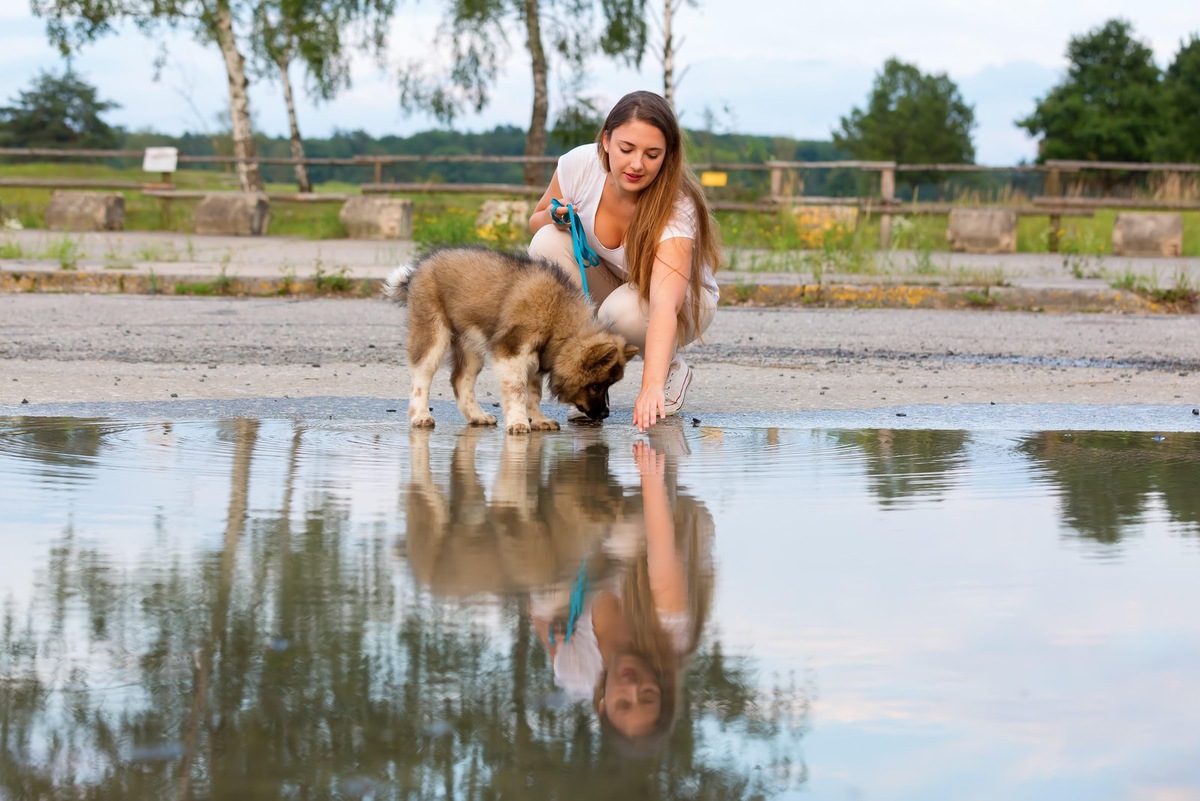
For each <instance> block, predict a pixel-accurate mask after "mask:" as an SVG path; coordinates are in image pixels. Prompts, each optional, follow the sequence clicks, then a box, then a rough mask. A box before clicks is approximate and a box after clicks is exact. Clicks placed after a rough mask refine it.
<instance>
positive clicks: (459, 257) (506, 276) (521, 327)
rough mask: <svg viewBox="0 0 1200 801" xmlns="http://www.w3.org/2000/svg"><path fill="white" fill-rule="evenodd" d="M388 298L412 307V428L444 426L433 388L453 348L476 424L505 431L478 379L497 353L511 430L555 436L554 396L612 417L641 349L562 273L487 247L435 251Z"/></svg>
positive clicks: (461, 394) (464, 401) (467, 409)
mask: <svg viewBox="0 0 1200 801" xmlns="http://www.w3.org/2000/svg"><path fill="white" fill-rule="evenodd" d="M383 291H384V294H385V295H386V296H387V297H388V298H390V299H391V300H392V301H394V302H396V303H398V304H400V305H402V306H403V305H407V306H408V363H409V369H410V370H411V372H412V394H411V396H410V398H409V404H408V419H409V422H410V423H411V424H412V425H413V426H414V427H417V428H421V427H428V426H432V425H433V424H434V421H433V415H431V414H430V413H429V387H430V384H431V383H432V382H433V376H434V373H436V372H437V368H438V366H439V365H440V364H441V362H442V359H443V358H444V356H445V354H446V351H447V350H449V351H451V352H452V356H453V359H452V367H451V372H450V384H451V386H452V387H453V389H454V397H455V400H457V402H458V409H459V411H461V412H462V415H463V417H465V418H466V420H467V422H468V423H470V424H471V425H489V426H490V425H495V424H496V418H495V416H494V415H491V414H487V413H486V412H484V411H483V409H481V408H480V406H479V402H478V401H477V400H476V398H475V380H476V378H477V377H478V376H479V372H480V371H481V370H482V369H483V363H484V359H485V357H487V356H488V355H489V354H490V355H491V357H492V359H493V361H494V369H495V371H496V377H497V378H498V379H499V382H500V397H501V402H500V405H501V410H502V412H503V414H504V422H505V425H506V427H507V431H508V433H509V434H525V433H528V432H529V431H530V430H555V429H557V428H558V427H559V426H558V423H557V422H556V421H554V420H551V419H549V418H547V417H546V416H545V415H544V414H542V410H541V400H542V383H543V379H544V378H547V377H548V378H549V386H550V394H551V395H552V396H553V397H556V398H558V399H559V400H561V401H564V402H566V403H569V404H571V405H573V406H574V407H575V408H577V409H578V410H579V411H581V412H583V413H584V414H586V415H587V416H588V417H590V418H591V419H593V420H603V419H604V418H606V417H608V388H609V387H610V386H612V385H613V384H615V383H616V382H617V381H620V380H621V378H622V377H623V376H624V375H625V363H626V362H627V361H628V360H629V359H630V357H632V356H633V355H634V354H635V353H637V348H635V347H633V346H632V345H628V344H626V342H625V339H624V338H623V337H621V336H619V335H617V334H614V333H613V332H611V331H609V330H608V329H607V328H605V327H604V326H603V325H601V324H600V323H598V322H597V321H596V319H595V316H594V314H593V312H592V307H591V305H590V304H589V303H588V301H587V298H586V297H585V296H584V294H583V292H582V291H581V290H580V289H579V288H578V287H576V286H575V285H574V284H572V283H571V280H570V279H569V278H568V277H567V276H566V275H564V274H563V273H562V271H561V270H559V269H558V268H557V267H555V266H554V265H553V264H550V263H548V262H544V261H541V260H539V259H532V258H530V257H528V256H522V255H515V254H512V253H503V252H500V251H496V250H490V249H488V248H482V247H456V248H444V249H440V250H435V251H433V252H431V253H429V254H428V255H426V256H425V257H423V258H421V259H420V260H418V261H417V262H416V263H415V264H411V265H405V266H403V267H399V268H397V269H396V270H395V271H393V272H392V274H391V275H390V276H389V277H388V279H387V281H386V282H385V284H384V290H383Z"/></svg>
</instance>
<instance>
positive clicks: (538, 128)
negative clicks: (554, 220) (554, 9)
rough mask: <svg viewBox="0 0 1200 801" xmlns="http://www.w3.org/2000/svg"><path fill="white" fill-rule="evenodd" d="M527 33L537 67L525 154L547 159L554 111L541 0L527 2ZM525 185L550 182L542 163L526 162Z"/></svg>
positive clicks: (535, 68) (530, 49) (532, 58)
mask: <svg viewBox="0 0 1200 801" xmlns="http://www.w3.org/2000/svg"><path fill="white" fill-rule="evenodd" d="M525 30H526V32H527V33H528V34H529V40H528V42H527V45H528V47H529V57H530V63H531V64H532V67H533V114H532V116H531V117H530V120H529V133H527V134H526V135H525V155H526V156H544V155H546V117H547V115H548V114H549V111H550V99H549V93H548V91H547V89H546V51H545V50H544V49H542V30H541V24H540V20H539V18H538V0H525ZM525 183H526V184H527V185H529V186H541V185H542V184H544V183H546V176H545V174H544V170H543V167H542V165H541V164H535V163H532V162H526V163H525Z"/></svg>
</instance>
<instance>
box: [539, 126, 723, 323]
mask: <svg viewBox="0 0 1200 801" xmlns="http://www.w3.org/2000/svg"><path fill="white" fill-rule="evenodd" d="M596 151H597V148H596V145H594V144H591V145H580V146H579V147H577V148H574V149H573V150H569V151H567V152H566V153H564V154H563V155H562V156H560V157H559V159H558V185H559V188H560V189H562V193H563V197H564V198H565V199H566V200H568V201H570V202H571V204H572V205H573V206H574V207H575V213H576V214H577V215H578V216H579V219H580V220H582V221H583V230H584V232H585V233H586V234H587V241H588V244H589V245H591V246H592V249H593V250H595V251H596V254H597V255H598V256H600V258H601V259H602V260H603V261H604V262H605V263H606V264H607V265H608V266H609V268H610V269H611V270H612V271H613V273H614V274H616V275H617V276H618V277H620V278H623V279H625V280H626V281H628V280H629V271H628V270H627V269H626V268H625V246H624V245H618V246H617V247H615V248H608V247H605V246H604V244H603V243H602V242H601V241H600V240H599V239H597V238H596V209H597V208H598V207H599V205H600V194H601V192H603V191H604V181H605V180H606V179H607V178H608V173H606V172H605V171H604V165H603V164H601V163H600V154H599V153H597V152H596ZM676 237H683V238H684V239H691V240H693V241H695V239H696V208H695V206H693V205H692V202H691V200H689V199H688V198H687V197H684V196H683V195H680V197H679V199H678V200H677V201H675V214H674V215H673V216H672V217H671V221H670V222H668V223H667V226H666V228H664V229H663V232H662V236H661V237H659V240H658V241H659V242H664V241H666V240H668V239H674V238H676ZM700 281H701V284H702V285H703V286H704V289H705V290H706V291H707V292H708V293H709V295H710V296H711V298H712V300H713V302H714V304H715V302H716V298H717V297H718V296H719V294H720V290H719V289H718V288H717V279H716V276H714V275H713V271H712V267H711V265H706V266H705V268H704V271H703V275H701V277H700Z"/></svg>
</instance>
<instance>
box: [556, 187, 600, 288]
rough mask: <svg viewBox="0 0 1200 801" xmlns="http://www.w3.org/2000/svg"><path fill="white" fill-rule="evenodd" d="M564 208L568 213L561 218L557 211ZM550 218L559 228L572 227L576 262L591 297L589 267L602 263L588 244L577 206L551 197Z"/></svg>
mask: <svg viewBox="0 0 1200 801" xmlns="http://www.w3.org/2000/svg"><path fill="white" fill-rule="evenodd" d="M563 208H565V209H566V210H567V213H566V214H565V215H563V217H562V218H561V219H560V218H559V217H558V215H557V214H556V213H555V212H557V211H558V210H559V209H563ZM550 219H551V220H553V221H554V224H555V225H557V226H558V227H559V228H569V229H570V231H571V245H572V247H573V248H574V251H575V263H576V264H578V265H579V277H580V278H581V279H583V294H585V295H588V296H589V297H590V296H591V295H590V293H589V292H588V281H587V268H588V267H598V266H599V265H600V256H599V254H597V253H596V251H594V250H592V246H591V245H589V244H588V241H587V234H586V233H584V230H583V220H581V219H579V215H578V214H576V213H575V206H574V205H573V204H571V203H561V202H559V200H558V198H556V197H555V198H550Z"/></svg>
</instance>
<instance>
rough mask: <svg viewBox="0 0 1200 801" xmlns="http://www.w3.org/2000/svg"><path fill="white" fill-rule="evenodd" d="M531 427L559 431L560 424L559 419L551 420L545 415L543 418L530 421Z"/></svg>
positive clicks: (537, 429) (539, 429)
mask: <svg viewBox="0 0 1200 801" xmlns="http://www.w3.org/2000/svg"><path fill="white" fill-rule="evenodd" d="M530 427H531V428H532V429H533V430H534V431H558V429H559V425H558V421H557V420H551V419H550V418H549V417H544V418H542V419H541V420H534V421H533V422H531V423H530Z"/></svg>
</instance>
